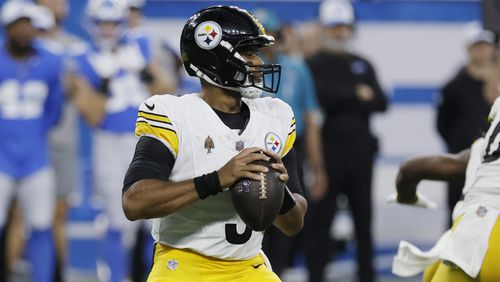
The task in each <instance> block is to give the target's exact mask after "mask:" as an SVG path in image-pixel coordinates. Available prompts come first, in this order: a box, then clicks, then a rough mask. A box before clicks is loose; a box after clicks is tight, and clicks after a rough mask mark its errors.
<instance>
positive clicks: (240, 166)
mask: <svg viewBox="0 0 500 282" xmlns="http://www.w3.org/2000/svg"><path fill="white" fill-rule="evenodd" d="M263 150H264V149H262V148H258V147H251V148H246V149H244V150H242V151H241V152H240V153H239V154H237V155H236V156H234V157H233V158H232V159H231V160H229V162H227V163H226V164H225V165H224V166H223V167H222V168H220V169H219V170H218V171H217V173H218V174H219V181H220V185H221V187H223V188H226V187H231V186H232V185H233V184H234V183H236V182H237V181H238V180H240V179H241V178H248V179H252V180H257V181H260V180H261V178H262V176H261V175H260V173H261V172H267V171H268V168H267V167H265V166H263V165H257V164H251V163H252V162H254V161H258V160H264V161H269V160H270V157H269V156H267V155H266V154H263V153H262V151H263Z"/></svg>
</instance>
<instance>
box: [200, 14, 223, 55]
mask: <svg viewBox="0 0 500 282" xmlns="http://www.w3.org/2000/svg"><path fill="white" fill-rule="evenodd" d="M194 36H195V41H196V44H197V45H198V46H199V47H200V48H202V49H205V50H210V49H213V48H215V47H216V46H217V45H219V43H220V41H221V39H222V29H221V27H220V25H219V24H218V23H216V22H213V21H207V22H202V23H201V24H199V25H198V27H197V28H196V30H195V32H194Z"/></svg>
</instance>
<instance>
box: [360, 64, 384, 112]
mask: <svg viewBox="0 0 500 282" xmlns="http://www.w3.org/2000/svg"><path fill="white" fill-rule="evenodd" d="M366 64H367V65H368V72H367V74H366V77H367V78H366V79H367V81H366V83H367V84H368V85H370V87H371V88H372V89H373V93H374V94H375V97H373V99H372V100H371V101H369V102H364V103H363V102H361V104H362V107H363V108H364V109H365V110H366V111H368V112H384V111H385V110H386V109H387V98H386V96H385V94H384V92H383V91H382V87H380V84H379V83H378V79H377V75H376V73H375V70H374V69H373V66H372V65H371V64H370V63H368V62H366Z"/></svg>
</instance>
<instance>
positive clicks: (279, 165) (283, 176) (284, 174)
mask: <svg viewBox="0 0 500 282" xmlns="http://www.w3.org/2000/svg"><path fill="white" fill-rule="evenodd" d="M263 152H264V154H266V155H267V156H269V157H271V158H272V159H273V160H274V162H273V163H272V164H271V167H272V168H274V169H275V170H277V171H279V173H280V176H279V177H278V178H279V179H280V180H281V181H283V182H285V183H287V182H288V178H289V176H288V171H287V170H286V167H285V165H284V164H283V161H282V160H281V156H280V155H278V154H276V153H275V152H273V151H271V150H269V149H266V150H263Z"/></svg>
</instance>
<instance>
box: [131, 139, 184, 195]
mask: <svg viewBox="0 0 500 282" xmlns="http://www.w3.org/2000/svg"><path fill="white" fill-rule="evenodd" d="M174 163H175V157H174V155H173V154H172V152H170V150H169V149H168V148H167V147H166V146H165V145H164V144H163V143H162V142H161V141H159V140H157V139H155V138H153V137H148V136H141V138H139V141H138V142H137V145H136V147H135V154H134V158H133V159H132V163H131V164H130V166H129V168H128V170H127V173H126V174H125V180H124V181H123V190H122V192H123V193H125V191H127V190H128V189H129V188H130V186H132V184H134V183H135V182H137V181H139V180H142V179H158V180H164V181H167V180H168V178H169V177H170V172H172V168H173V167H174Z"/></svg>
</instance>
